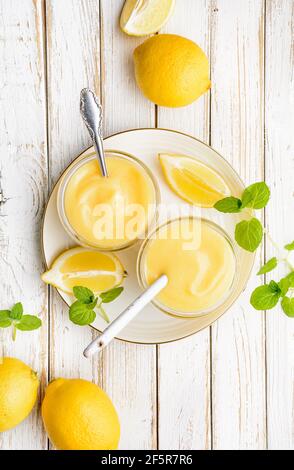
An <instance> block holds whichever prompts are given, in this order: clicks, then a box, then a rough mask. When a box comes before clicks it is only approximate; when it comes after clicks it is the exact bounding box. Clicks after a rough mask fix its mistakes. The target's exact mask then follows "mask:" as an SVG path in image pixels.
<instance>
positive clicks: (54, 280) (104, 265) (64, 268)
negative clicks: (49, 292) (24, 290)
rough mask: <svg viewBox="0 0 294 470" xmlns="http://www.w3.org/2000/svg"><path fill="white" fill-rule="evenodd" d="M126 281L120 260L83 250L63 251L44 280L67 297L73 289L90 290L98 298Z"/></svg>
mask: <svg viewBox="0 0 294 470" xmlns="http://www.w3.org/2000/svg"><path fill="white" fill-rule="evenodd" d="M124 277H125V271H124V268H123V265H122V264H121V262H120V260H119V259H118V258H117V256H115V255H113V254H111V253H102V252H99V251H94V250H89V249H88V248H82V247H76V248H71V249H70V250H67V251H64V252H63V253H62V254H61V255H59V256H58V258H56V259H55V260H54V262H53V264H52V267H51V269H50V270H49V271H46V272H45V273H44V274H42V276H41V278H42V280H43V281H44V282H46V284H51V285H52V286H54V287H56V288H57V289H60V290H62V291H63V292H66V293H68V294H72V289H73V287H74V286H84V287H88V289H91V290H92V291H93V292H94V294H99V293H100V292H105V291H107V290H109V289H112V288H113V287H115V286H118V285H119V284H121V283H122V281H123V278H124Z"/></svg>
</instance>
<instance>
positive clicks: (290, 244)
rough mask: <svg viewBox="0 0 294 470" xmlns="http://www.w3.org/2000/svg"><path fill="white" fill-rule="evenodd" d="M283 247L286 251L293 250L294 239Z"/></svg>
mask: <svg viewBox="0 0 294 470" xmlns="http://www.w3.org/2000/svg"><path fill="white" fill-rule="evenodd" d="M284 248H285V249H286V250H288V251H293V250H294V241H293V242H291V243H288V244H287V245H285V246H284Z"/></svg>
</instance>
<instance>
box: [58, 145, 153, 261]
mask: <svg viewBox="0 0 294 470" xmlns="http://www.w3.org/2000/svg"><path fill="white" fill-rule="evenodd" d="M104 153H105V154H106V155H105V156H106V158H110V157H111V156H112V155H114V156H118V157H121V158H126V159H127V160H129V161H131V162H133V163H135V164H136V165H138V166H139V167H141V169H142V170H143V171H144V172H145V173H146V174H147V176H148V177H149V179H150V182H151V184H152V186H153V189H154V195H155V201H154V205H155V207H154V215H153V216H152V220H151V221H150V222H148V221H147V223H146V227H145V229H144V232H143V233H145V232H147V233H148V232H149V230H150V229H151V227H152V224H153V223H154V222H156V221H157V207H158V205H159V203H160V189H159V185H158V183H157V181H156V179H155V177H154V175H153V173H152V172H151V171H150V169H149V168H148V167H147V165H145V163H144V162H142V161H141V160H140V159H139V158H137V157H135V156H134V155H132V154H130V153H127V152H123V151H120V150H113V149H106V150H104ZM96 158H97V157H96V153H95V152H94V151H93V152H91V153H88V154H86V155H80V156H79V157H77V158H76V159H75V160H74V161H73V162H72V163H71V164H70V165H69V166H68V167H67V168H66V169H65V171H64V172H63V174H62V175H61V178H60V182H59V187H58V190H57V212H58V216H59V220H60V222H61V224H62V226H63V228H64V230H65V231H66V232H67V234H68V235H69V236H70V238H71V239H72V240H74V241H75V242H76V243H77V244H79V245H81V246H84V247H86V248H90V249H94V250H99V251H104V252H115V251H121V250H124V249H126V248H130V247H131V246H133V245H134V244H135V243H136V242H138V240H140V237H141V234H139V235H138V236H137V237H136V238H134V239H132V240H129V241H127V242H126V243H124V244H122V245H119V246H117V247H114V248H111V247H105V246H99V244H98V243H97V245H96V244H95V245H94V244H91V243H89V242H88V241H87V240H86V239H84V238H83V237H81V236H80V235H79V234H78V233H77V232H76V231H75V230H74V229H73V227H72V226H71V224H70V223H69V220H68V218H67V215H66V211H65V205H64V199H65V198H64V196H65V191H66V188H67V184H68V182H69V181H70V179H71V177H72V176H73V175H74V174H75V172H76V171H77V170H79V168H81V167H82V166H83V165H85V164H86V163H88V162H90V161H92V160H95V159H96Z"/></svg>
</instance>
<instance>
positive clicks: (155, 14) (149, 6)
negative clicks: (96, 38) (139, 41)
mask: <svg viewBox="0 0 294 470" xmlns="http://www.w3.org/2000/svg"><path fill="white" fill-rule="evenodd" d="M174 6H175V0H126V2H125V4H124V7H123V10H122V13H121V17H120V26H121V29H122V30H123V31H124V32H125V33H127V34H129V35H131V36H146V35H148V34H153V33H156V32H157V31H158V30H159V29H160V28H162V26H163V25H164V24H165V23H166V22H167V20H168V19H169V17H170V15H171V14H172V12H173V9H174Z"/></svg>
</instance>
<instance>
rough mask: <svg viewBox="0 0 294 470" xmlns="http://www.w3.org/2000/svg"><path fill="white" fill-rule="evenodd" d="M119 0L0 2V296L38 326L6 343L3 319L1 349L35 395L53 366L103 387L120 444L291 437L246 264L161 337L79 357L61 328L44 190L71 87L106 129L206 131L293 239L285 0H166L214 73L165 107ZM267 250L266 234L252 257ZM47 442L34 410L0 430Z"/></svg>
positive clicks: (13, 445) (270, 218)
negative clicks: (44, 243) (261, 192)
mask: <svg viewBox="0 0 294 470" xmlns="http://www.w3.org/2000/svg"><path fill="white" fill-rule="evenodd" d="M122 5H123V0H100V1H98V0H79V1H76V0H62V1H61V0H11V1H9V2H8V1H7V0H0V61H1V66H0V280H1V287H0V297H1V306H0V307H1V308H6V307H10V306H11V304H12V303H13V302H15V301H18V300H22V301H23V303H24V306H25V308H26V310H27V311H28V312H29V311H30V312H34V313H40V315H41V317H42V320H43V323H44V327H43V328H42V329H41V330H39V331H37V332H34V333H28V334H25V333H23V334H19V338H18V339H17V341H16V342H15V343H12V342H11V341H10V338H9V332H8V331H4V330H1V331H0V334H1V344H2V349H3V351H4V354H6V355H12V356H16V357H19V358H21V359H23V360H24V361H26V362H30V363H31V364H32V365H33V367H34V368H35V369H36V370H38V371H40V373H41V377H42V387H41V390H40V400H41V398H42V395H43V392H44V387H45V385H46V383H47V381H48V380H50V379H52V378H54V377H58V376H65V377H73V376H80V377H84V378H87V379H89V380H93V381H94V382H96V383H99V384H100V385H102V386H103V388H104V389H105V390H106V391H107V393H109V395H110V396H111V397H112V399H113V400H114V402H115V404H116V406H117V409H118V412H119V414H120V417H121V423H122V439H121V443H120V448H122V449H136V448H137V449H156V448H159V449H210V448H215V449H265V448H267V447H268V448H272V449H285V448H287V449H293V448H294V433H293V422H294V409H293V403H294V396H293V382H294V324H293V320H291V319H288V318H287V317H286V316H284V315H283V314H282V312H279V311H277V310H276V311H274V312H267V313H258V312H256V311H254V310H253V309H252V308H250V305H249V296H250V292H251V290H252V288H253V287H254V286H255V285H256V282H257V280H256V278H255V277H254V275H253V277H252V280H251V281H250V283H249V286H248V288H247V290H246V291H245V292H244V293H243V294H242V296H241V298H240V299H239V301H238V302H237V303H236V305H235V306H234V307H233V308H232V309H231V311H230V312H228V313H227V314H226V315H225V316H223V317H222V318H221V319H220V320H219V321H218V322H217V323H216V324H214V325H213V326H212V327H211V328H210V329H206V330H204V331H202V332H201V333H199V334H197V335H195V336H193V337H191V338H187V339H185V340H182V341H180V342H178V343H175V344H167V345H162V346H159V347H155V346H141V345H132V344H126V343H122V342H119V341H115V342H114V343H113V344H112V345H111V346H110V347H109V348H108V349H107V350H106V351H105V352H104V353H103V355H102V356H101V357H100V358H97V357H95V358H94V359H93V360H92V361H89V360H86V359H84V358H83V357H82V355H81V350H82V349H83V347H84V345H85V344H87V343H88V342H89V340H90V339H91V337H92V333H91V330H90V329H88V328H79V327H75V326H74V325H72V324H71V323H70V322H69V321H68V316H67V309H66V308H65V307H64V305H63V303H62V302H61V300H60V298H59V296H58V295H57V294H56V293H55V292H54V290H51V289H50V293H49V292H48V290H47V288H46V286H44V285H43V284H42V282H41V281H40V278H39V274H40V273H41V272H42V270H43V269H44V266H42V261H41V259H42V257H41V251H40V243H39V236H40V227H41V219H42V214H43V211H44V205H45V202H46V200H47V197H48V191H50V189H51V188H52V187H53V185H54V183H55V181H56V180H57V178H58V176H59V175H60V173H61V172H62V170H63V168H64V167H65V166H66V165H67V164H68V163H69V162H70V161H71V160H72V158H73V157H74V156H75V155H76V154H78V153H80V152H81V150H82V149H83V148H85V147H86V146H87V145H89V137H88V135H87V132H86V130H85V129H84V127H83V125H82V123H81V119H80V115H79V99H78V97H79V92H80V89H81V88H83V87H85V86H90V87H92V88H93V89H95V90H96V93H97V94H98V95H99V96H100V98H101V101H102V103H103V106H104V109H105V116H106V119H105V123H104V133H105V135H109V134H111V133H114V132H118V131H120V130H125V129H128V128H135V127H154V126H155V125H157V126H158V127H166V128H174V129H177V130H180V131H184V132H187V133H190V134H192V135H194V136H195V137H198V138H200V139H201V140H203V141H205V142H207V143H210V144H211V145H212V146H213V147H215V148H216V149H217V150H218V151H219V152H220V153H221V154H222V155H224V156H225V157H226V158H227V159H228V160H229V161H230V162H231V163H232V165H233V166H234V167H235V169H236V170H237V171H238V173H239V174H240V175H241V176H242V178H243V179H244V181H245V182H246V183H251V182H253V181H256V180H260V179H263V178H264V177H265V178H266V180H267V182H268V183H269V185H270V187H271V189H272V199H271V202H270V204H269V206H268V208H267V209H266V213H265V224H266V227H267V228H268V229H269V230H270V231H271V233H272V235H273V238H274V239H275V240H276V241H277V242H279V243H281V244H282V245H283V244H284V243H286V242H287V241H289V240H290V239H291V238H293V217H292V219H291V218H290V217H289V215H290V214H292V213H293V177H294V166H293V143H294V142H293V131H292V128H293V120H294V116H293V10H294V7H293V2H292V0H177V2H176V10H175V13H174V15H173V17H172V18H171V19H170V21H169V22H168V24H167V25H166V26H165V28H164V30H163V31H162V32H172V33H178V34H182V35H184V36H187V37H189V38H191V39H193V40H195V41H196V42H197V43H198V44H199V45H200V46H201V47H202V48H203V49H204V50H205V51H206V53H207V55H208V56H209V58H210V63H211V77H212V89H211V93H208V94H206V95H205V96H204V97H201V98H200V99H199V100H198V101H197V102H196V103H194V104H193V105H191V106H189V107H187V108H183V109H177V110H171V109H167V108H156V107H155V106H153V105H152V104H151V103H150V102H148V101H147V100H146V99H145V98H144V97H143V96H142V95H141V93H140V92H139V90H138V89H137V87H136V84H135V82H134V77H133V67H132V51H133V49H134V48H135V47H136V45H137V44H139V43H141V42H142V39H141V38H132V37H127V36H126V35H124V34H123V33H122V32H121V31H120V29H119V27H118V18H119V14H120V10H121V7H122ZM291 106H292V114H291V110H290V107H291ZM272 254H273V249H272V247H271V246H270V245H269V244H268V243H266V245H265V249H264V250H263V251H262V253H259V254H258V256H257V262H256V266H258V265H259V264H260V262H261V261H262V260H263V258H264V257H265V258H267V259H268V258H269V257H270V256H272ZM283 269H284V268H283ZM280 273H281V274H282V271H280ZM48 447H49V448H50V446H49V444H48V440H47V437H46V434H45V432H44V430H43V428H42V424H41V419H40V412H39V408H36V409H35V410H34V412H33V413H32V415H31V416H30V417H29V418H28V419H27V420H26V421H25V422H24V423H22V425H21V426H19V427H17V428H16V429H14V430H12V431H10V432H7V433H3V434H2V435H1V436H0V448H2V449H42V448H43V449H46V448H48Z"/></svg>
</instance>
